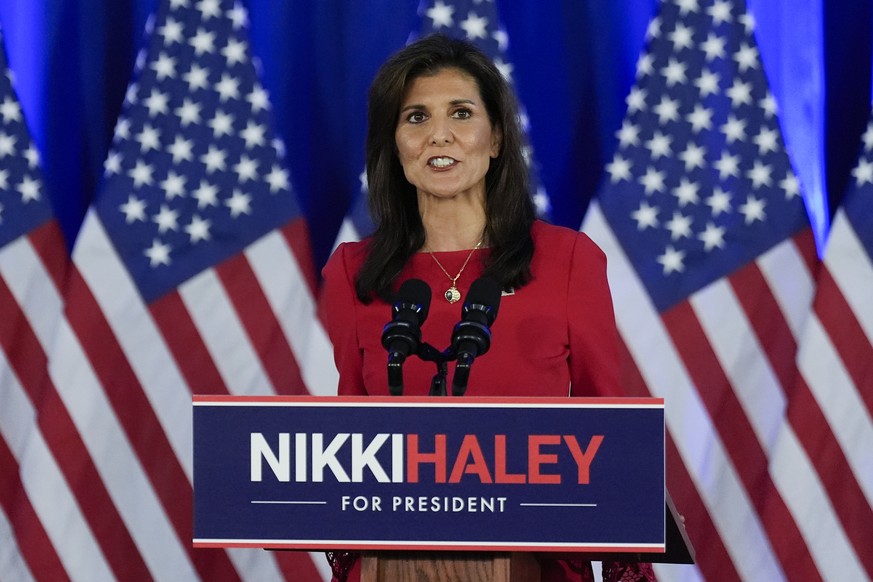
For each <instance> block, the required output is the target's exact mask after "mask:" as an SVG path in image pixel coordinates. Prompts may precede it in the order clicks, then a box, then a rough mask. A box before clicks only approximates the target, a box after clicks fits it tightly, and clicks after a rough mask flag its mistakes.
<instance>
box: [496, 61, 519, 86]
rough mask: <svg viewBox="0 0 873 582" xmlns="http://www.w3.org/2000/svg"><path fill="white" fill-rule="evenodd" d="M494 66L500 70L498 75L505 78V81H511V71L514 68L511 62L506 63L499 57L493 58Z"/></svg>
mask: <svg viewBox="0 0 873 582" xmlns="http://www.w3.org/2000/svg"><path fill="white" fill-rule="evenodd" d="M494 66H495V67H497V70H498V71H500V75H501V76H502V77H503V78H504V79H506V82H507V83H512V71H513V70H514V69H515V68H514V67H513V66H512V63H507V62H505V61H504V60H503V59H501V58H499V57H498V58H496V59H494Z"/></svg>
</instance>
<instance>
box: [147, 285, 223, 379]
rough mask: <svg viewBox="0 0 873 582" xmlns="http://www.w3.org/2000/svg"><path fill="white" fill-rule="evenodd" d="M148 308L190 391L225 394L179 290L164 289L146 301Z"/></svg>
mask: <svg viewBox="0 0 873 582" xmlns="http://www.w3.org/2000/svg"><path fill="white" fill-rule="evenodd" d="M149 311H150V312H151V314H152V317H153V318H154V320H155V323H156V324H157V326H158V329H160V330H161V336H162V337H163V338H164V341H165V342H166V343H167V347H169V349H170V353H172V355H173V359H174V360H175V361H176V365H177V366H178V367H179V371H180V372H181V373H182V377H183V378H184V379H185V384H186V386H187V387H188V389H189V390H190V391H191V393H192V394H228V390H227V386H225V384H224V379H223V378H222V377H221V373H220V372H219V371H218V368H217V367H216V366H215V361H214V360H213V359H212V354H210V353H209V350H208V349H207V348H206V344H205V343H204V342H203V338H202V337H201V335H200V332H199V331H197V326H196V325H195V324H194V320H193V319H191V313H190V312H189V311H188V309H187V308H186V307H185V304H184V303H183V302H182V298H181V297H180V296H179V293H178V292H177V291H172V292H170V293H167V294H166V295H164V296H163V297H161V298H160V299H158V300H156V301H154V302H153V303H152V304H151V305H149Z"/></svg>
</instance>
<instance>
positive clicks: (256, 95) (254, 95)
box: [246, 84, 270, 113]
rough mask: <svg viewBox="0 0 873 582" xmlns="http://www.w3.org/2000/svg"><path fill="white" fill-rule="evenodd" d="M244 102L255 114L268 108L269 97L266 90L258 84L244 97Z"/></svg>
mask: <svg viewBox="0 0 873 582" xmlns="http://www.w3.org/2000/svg"><path fill="white" fill-rule="evenodd" d="M246 101H248V102H249V103H250V104H251V106H252V111H253V112H255V113H257V112H259V111H265V110H268V109H269V108H270V96H269V94H268V93H267V90H266V89H264V88H263V87H261V86H260V85H258V84H255V87H254V88H253V89H252V92H251V93H249V94H248V95H246Z"/></svg>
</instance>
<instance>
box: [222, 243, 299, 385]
mask: <svg viewBox="0 0 873 582" xmlns="http://www.w3.org/2000/svg"><path fill="white" fill-rule="evenodd" d="M215 271H216V273H217V274H218V278H219V279H220V280H221V283H222V285H224V288H225V291H226V292H227V295H228V297H229V298H230V301H231V303H232V304H233V306H234V309H235V310H236V312H237V314H238V315H239V318H240V321H241V322H242V324H243V327H244V328H245V330H246V335H248V338H249V342H250V343H251V344H252V347H253V348H254V350H255V351H256V352H257V354H258V357H259V358H260V360H261V365H262V366H263V367H264V370H265V371H266V373H267V376H269V378H270V382H272V384H273V388H274V389H275V390H276V392H277V393H279V394H308V391H307V389H306V384H305V383H304V382H303V376H302V375H301V373H300V366H298V365H297V360H296V359H295V357H294V352H292V351H291V347H290V346H289V345H288V341H287V340H286V339H285V334H284V333H283V332H282V328H281V326H280V325H279V322H278V321H277V320H276V314H275V313H273V310H272V308H271V307H270V302H269V301H268V300H267V296H266V295H265V294H264V290H263V288H262V287H261V286H260V284H259V283H258V280H257V278H256V277H255V273H254V271H252V267H251V264H249V261H248V259H246V257H245V255H243V254H239V255H236V256H235V257H233V258H230V259H228V260H227V261H225V262H224V263H222V264H221V265H219V266H218V267H217V268H216V269H215Z"/></svg>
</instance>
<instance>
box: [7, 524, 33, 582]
mask: <svg viewBox="0 0 873 582" xmlns="http://www.w3.org/2000/svg"><path fill="white" fill-rule="evenodd" d="M0 540H3V543H0V580H12V581H14V582H33V575H32V574H31V572H30V568H28V567H27V563H26V562H25V561H24V558H23V557H22V555H21V548H19V547H18V543H17V541H16V539H15V534H14V532H13V531H12V524H10V523H9V520H8V519H7V517H6V514H5V513H4V512H3V508H2V507H0Z"/></svg>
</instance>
